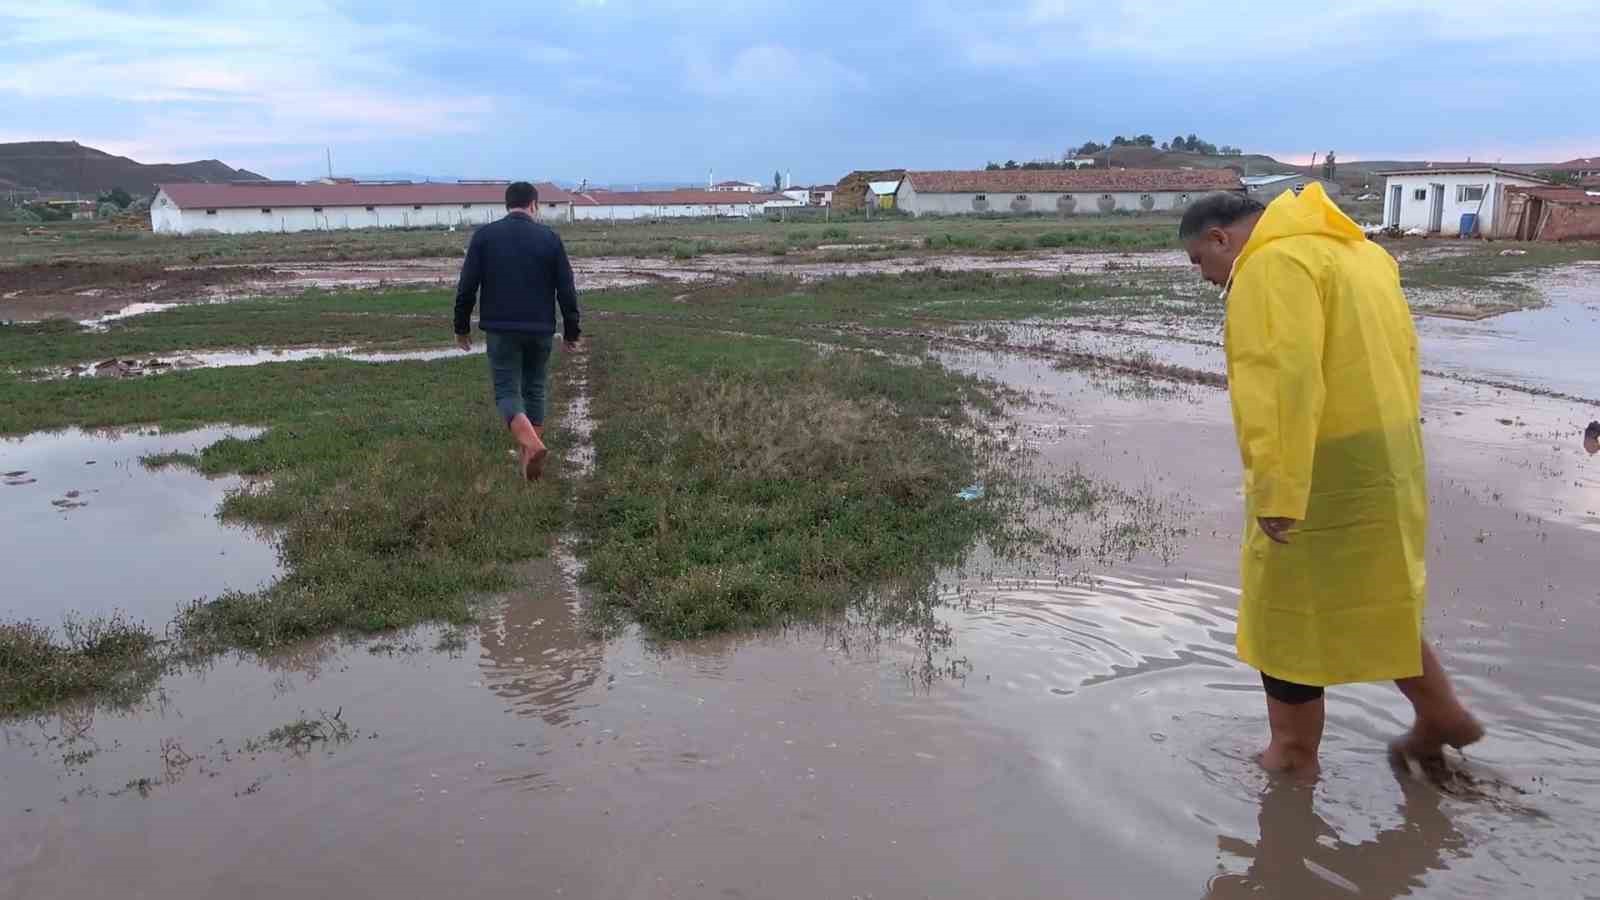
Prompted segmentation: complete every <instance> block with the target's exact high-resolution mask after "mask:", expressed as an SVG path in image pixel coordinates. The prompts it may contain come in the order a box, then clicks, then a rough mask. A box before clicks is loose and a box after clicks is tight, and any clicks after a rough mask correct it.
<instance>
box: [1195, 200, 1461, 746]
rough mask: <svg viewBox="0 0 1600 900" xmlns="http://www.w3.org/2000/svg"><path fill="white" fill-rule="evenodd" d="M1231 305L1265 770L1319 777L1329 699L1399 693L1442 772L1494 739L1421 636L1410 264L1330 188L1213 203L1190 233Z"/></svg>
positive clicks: (1423, 536) (1246, 637) (1245, 627)
mask: <svg viewBox="0 0 1600 900" xmlns="http://www.w3.org/2000/svg"><path fill="white" fill-rule="evenodd" d="M1178 232H1179V237H1180V238H1181V239H1182V240H1183V242H1184V245H1185V249H1187V251H1188V253H1189V258H1190V261H1191V262H1193V263H1194V264H1195V265H1196V266H1198V267H1199V268H1200V272H1201V274H1202V275H1203V276H1204V277H1205V278H1206V279H1207V280H1209V281H1211V282H1213V283H1215V284H1219V285H1223V286H1225V288H1226V296H1227V303H1228V309H1227V326H1226V332H1227V334H1226V345H1227V359H1228V389H1229V394H1230V396H1231V399H1232V402H1233V418H1234V428H1235V431H1236V433H1237V436H1238V440H1239V452H1240V456H1241V457H1242V459H1243V462H1244V488H1245V489H1244V493H1245V509H1246V527H1245V535H1244V547H1243V552H1242V561H1241V581H1242V583H1243V596H1242V598H1241V600H1240V605H1239V635H1238V650H1239V657H1240V658H1241V659H1243V660H1244V661H1245V662H1246V663H1249V664H1250V665H1251V666H1254V667H1255V668H1257V669H1259V670H1260V671H1261V677H1262V682H1263V685H1264V686H1265V688H1266V694H1267V720H1268V723H1269V725H1270V727H1271V730H1272V740H1271V743H1270V744H1269V745H1268V747H1267V750H1266V752H1265V753H1263V754H1262V757H1261V762H1262V765H1264V766H1266V767H1267V768H1269V769H1274V770H1288V769H1301V770H1305V769H1315V768H1316V765H1317V749H1318V746H1319V745H1320V744H1321V741H1322V727H1323V696H1322V695H1323V690H1322V689H1323V688H1324V687H1325V686H1327V685H1334V684H1345V683H1349V682H1359V681H1385V680H1391V679H1392V680H1394V681H1395V683H1396V684H1397V685H1399V687H1400V690H1401V691H1402V692H1403V693H1404V694H1405V696H1406V697H1407V698H1408V699H1409V700H1410V701H1411V703H1412V706H1413V707H1414V709H1415V712H1416V723H1415V725H1414V726H1413V727H1412V729H1411V731H1410V733H1408V734H1407V735H1406V736H1405V737H1404V738H1402V739H1401V740H1400V741H1397V742H1396V745H1395V746H1396V749H1397V750H1399V751H1402V752H1405V753H1408V754H1411V755H1413V756H1416V757H1418V758H1423V759H1437V758H1438V757H1440V756H1441V755H1442V752H1443V748H1444V746H1445V745H1450V746H1455V747H1461V746H1464V745H1466V744H1469V743H1472V742H1473V741H1475V740H1477V739H1478V738H1479V737H1481V736H1482V733H1483V729H1482V728H1481V727H1479V725H1478V723H1477V721H1476V720H1474V719H1473V717H1472V716H1471V715H1470V714H1469V713H1468V712H1467V711H1466V709H1464V708H1463V707H1462V706H1461V703H1460V702H1459V701H1458V700H1457V699H1456V696H1455V692H1454V690H1453V689H1452V687H1451V685H1450V681H1449V679H1448V678H1447V677H1446V676H1445V674H1444V670H1443V669H1442V668H1441V667H1440V665H1439V662H1438V660H1437V659H1436V658H1435V657H1434V655H1433V653H1432V651H1431V650H1430V649H1429V648H1428V645H1427V644H1426V643H1425V642H1424V641H1423V639H1422V607H1423V602H1424V598H1425V595H1426V582H1427V578H1426V573H1425V571H1424V559H1423V557H1424V553H1425V551H1426V545H1427V529H1428V496H1427V472H1426V468H1425V466H1424V463H1423V453H1422V427H1421V409H1420V404H1421V398H1420V391H1421V388H1420V373H1419V368H1418V361H1417V337H1416V332H1415V330H1414V329H1413V327H1412V323H1411V312H1410V309H1409V307H1408V306H1407V305H1406V300H1405V296H1404V295H1403V294H1402V293H1401V291H1400V274H1399V267H1398V266H1396V264H1395V261H1394V259H1393V258H1391V257H1390V256H1389V254H1388V253H1386V252H1384V250H1383V249H1382V248H1380V247H1379V246H1377V245H1376V244H1373V243H1372V242H1370V241H1368V240H1367V239H1366V236H1365V235H1364V234H1363V233H1362V231H1361V229H1360V228H1359V227H1357V226H1356V224H1355V223H1354V222H1352V221H1351V220H1350V218H1349V217H1348V216H1346V215H1345V214H1344V213H1343V212H1341V211H1340V210H1339V208H1338V207H1337V206H1334V204H1333V203H1332V202H1331V201H1330V200H1329V199H1328V197H1327V195H1326V193H1324V192H1323V190H1322V187H1321V186H1320V185H1317V184H1312V185H1310V186H1308V187H1307V188H1306V189H1305V190H1304V191H1303V192H1302V193H1300V194H1299V195H1296V194H1294V193H1290V192H1285V193H1284V194H1282V195H1280V196H1279V197H1278V199H1276V200H1274V201H1273V202H1272V205H1271V206H1268V207H1265V208H1263V207H1262V206H1261V204H1260V203H1258V202H1256V201H1254V200H1252V199H1250V198H1248V197H1246V196H1244V195H1241V194H1213V195H1210V196H1207V197H1204V198H1202V199H1201V200H1199V201H1198V202H1196V203H1195V204H1194V205H1193V206H1191V207H1190V208H1189V210H1188V211H1187V212H1186V213H1185V214H1184V217H1183V222H1182V224H1181V225H1180V226H1179V229H1178Z"/></svg>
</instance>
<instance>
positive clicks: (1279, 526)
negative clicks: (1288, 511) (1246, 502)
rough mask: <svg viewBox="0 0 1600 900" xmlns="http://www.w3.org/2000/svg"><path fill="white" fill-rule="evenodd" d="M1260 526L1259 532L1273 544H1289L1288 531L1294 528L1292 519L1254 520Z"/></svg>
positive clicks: (1266, 518)
mask: <svg viewBox="0 0 1600 900" xmlns="http://www.w3.org/2000/svg"><path fill="white" fill-rule="evenodd" d="M1256 521H1257V522H1258V523H1260V525H1261V530H1262V532H1263V533H1265V534H1266V536H1267V537H1269V538H1271V539H1272V542H1273V543H1274V544H1287V543H1289V529H1291V528H1293V527H1294V520H1293V519H1275V518H1271V517H1269V516H1262V517H1261V518H1259V519H1257V520H1256Z"/></svg>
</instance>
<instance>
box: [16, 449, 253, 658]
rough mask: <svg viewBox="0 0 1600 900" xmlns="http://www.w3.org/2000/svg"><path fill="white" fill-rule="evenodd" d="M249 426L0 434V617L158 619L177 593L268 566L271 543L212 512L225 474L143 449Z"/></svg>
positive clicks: (242, 584) (249, 586)
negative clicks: (154, 466)
mask: <svg viewBox="0 0 1600 900" xmlns="http://www.w3.org/2000/svg"><path fill="white" fill-rule="evenodd" d="M257 433H259V432H258V431H257V430H253V429H248V428H205V429H200V430H198V431H186V432H179V433H161V432H158V431H154V430H133V431H125V430H113V431H105V432H85V431H79V430H77V429H69V430H66V431H60V432H48V433H41V434H33V435H28V436H26V437H22V438H3V439H0V472H5V473H7V476H8V477H6V478H5V480H4V483H3V484H0V544H4V546H5V548H6V559H7V563H6V565H4V566H3V567H0V617H3V618H34V619H38V620H40V621H42V622H44V623H46V624H54V623H55V622H57V621H59V620H60V617H61V615H62V613H64V612H67V611H69V610H70V611H74V612H79V613H84V614H87V615H95V614H101V615H104V614H109V613H111V612H112V611H113V610H119V609H120V610H123V611H124V612H127V613H129V614H130V615H132V616H133V617H135V618H138V619H143V620H144V621H145V622H147V623H149V624H151V625H152V626H153V627H155V628H157V629H158V630H159V628H160V626H162V625H164V624H165V623H166V622H167V621H169V620H170V619H171V618H172V616H173V614H174V613H175V612H176V611H177V609H178V607H179V606H180V605H181V604H184V603H188V602H190V601H192V600H194V599H196V598H198V597H205V596H214V595H216V594H217V593H219V592H221V591H223V590H226V589H235V590H254V589H257V588H259V587H261V586H263V585H264V584H265V583H267V582H269V581H270V580H271V579H273V578H274V577H276V576H277V574H278V571H279V561H278V554H277V550H276V549H275V548H274V546H273V544H272V543H271V542H270V541H269V540H267V539H265V537H264V536H263V535H261V534H260V533H258V531H257V530H256V529H253V528H249V527H246V526H238V525H232V524H226V523H223V522H221V521H219V520H218V518H217V508H218V507H219V506H220V505H221V503H222V500H223V498H224V496H225V495H226V494H227V493H228V492H229V491H230V490H234V489H237V488H238V487H240V485H241V484H242V482H241V480H240V479H239V478H236V477H229V478H207V477H205V476H203V475H200V474H198V473H196V472H193V471H191V470H187V469H183V468H178V467H171V468H165V469H161V470H158V471H151V470H149V469H147V468H145V467H144V465H142V464H141V462H140V459H141V458H142V457H144V456H147V455H151V454H160V453H173V452H178V453H187V452H197V451H199V450H201V449H203V448H205V447H207V446H209V445H211V444H214V443H216V442H217V441H220V440H223V439H224V438H228V437H234V438H241V439H247V438H250V437H252V436H254V435H255V434H257Z"/></svg>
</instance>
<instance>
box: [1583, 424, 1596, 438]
mask: <svg viewBox="0 0 1600 900" xmlns="http://www.w3.org/2000/svg"><path fill="white" fill-rule="evenodd" d="M1583 436H1584V437H1586V438H1594V439H1595V440H1597V441H1600V422H1590V423H1589V427H1588V428H1585V429H1584V430H1583Z"/></svg>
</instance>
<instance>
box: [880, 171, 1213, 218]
mask: <svg viewBox="0 0 1600 900" xmlns="http://www.w3.org/2000/svg"><path fill="white" fill-rule="evenodd" d="M1243 190H1244V184H1243V183H1242V182H1240V181H1239V176H1238V175H1237V174H1235V173H1234V172H1233V171H1232V170H1230V169H1078V170H1060V169H1001V170H997V171H996V170H990V171H974V172H907V173H905V176H904V177H903V178H901V179H900V187H899V189H898V190H897V191H896V192H895V206H896V207H898V208H899V209H900V211H901V212H906V213H910V214H911V215H914V216H927V215H938V216H958V215H986V214H987V215H1024V214H1029V213H1046V214H1051V215H1096V214H1102V215H1104V214H1110V213H1119V212H1124V213H1137V212H1172V211H1176V210H1181V209H1183V208H1184V207H1186V206H1188V205H1189V202H1190V201H1191V200H1195V199H1198V198H1199V197H1200V196H1202V195H1204V194H1208V193H1211V192H1214V191H1243Z"/></svg>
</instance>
